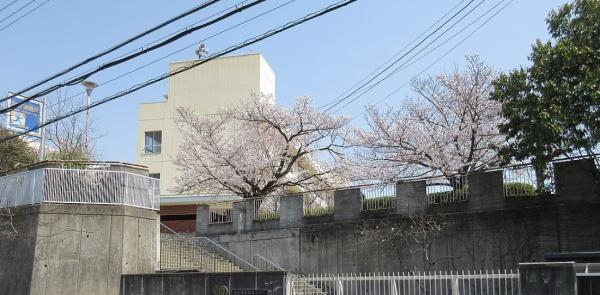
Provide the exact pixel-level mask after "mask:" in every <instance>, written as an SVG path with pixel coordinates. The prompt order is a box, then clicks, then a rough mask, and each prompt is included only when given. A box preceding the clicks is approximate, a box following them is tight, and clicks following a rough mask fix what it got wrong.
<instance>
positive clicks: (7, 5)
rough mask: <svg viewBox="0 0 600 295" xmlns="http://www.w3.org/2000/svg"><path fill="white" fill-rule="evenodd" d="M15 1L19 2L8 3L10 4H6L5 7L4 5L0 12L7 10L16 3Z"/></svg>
mask: <svg viewBox="0 0 600 295" xmlns="http://www.w3.org/2000/svg"><path fill="white" fill-rule="evenodd" d="M17 1H19V0H13V1H12V2H10V3H8V4H6V5H4V7H2V8H0V12H2V11H4V10H5V9H7V8H9V7H10V6H11V5H13V4H15V3H17Z"/></svg>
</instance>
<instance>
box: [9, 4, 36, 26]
mask: <svg viewBox="0 0 600 295" xmlns="http://www.w3.org/2000/svg"><path fill="white" fill-rule="evenodd" d="M35 1H36V0H31V1H29V2H27V3H26V4H25V5H23V6H21V8H19V9H17V10H15V11H13V12H12V13H11V14H9V15H8V16H7V17H5V18H3V19H1V20H0V24H1V23H3V22H4V21H6V20H7V19H9V18H11V17H12V16H13V15H15V14H17V13H19V12H20V11H21V10H23V9H25V8H27V6H29V5H31V4H33V2H35Z"/></svg>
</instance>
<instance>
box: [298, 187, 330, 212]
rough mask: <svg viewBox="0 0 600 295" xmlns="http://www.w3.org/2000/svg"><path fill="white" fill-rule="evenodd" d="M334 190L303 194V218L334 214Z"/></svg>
mask: <svg viewBox="0 0 600 295" xmlns="http://www.w3.org/2000/svg"><path fill="white" fill-rule="evenodd" d="M334 195H335V191H334V190H323V191H316V192H310V193H304V194H303V205H304V207H303V208H304V216H306V217H318V216H329V215H333V213H334V212H335V204H334Z"/></svg>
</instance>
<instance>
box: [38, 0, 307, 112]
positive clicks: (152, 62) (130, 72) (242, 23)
mask: <svg viewBox="0 0 600 295" xmlns="http://www.w3.org/2000/svg"><path fill="white" fill-rule="evenodd" d="M295 1H297V0H288V1H286V2H284V3H282V4H280V5H278V6H275V7H273V8H271V9H269V10H266V11H264V12H261V13H260V14H258V15H255V16H253V17H251V18H248V19H246V20H244V21H242V22H239V23H237V24H235V25H232V26H229V27H227V28H225V29H223V30H221V31H219V32H216V33H214V34H212V35H210V36H208V37H206V38H204V39H201V40H200V41H197V42H194V43H191V44H189V45H186V46H185V47H182V48H180V49H178V50H176V51H173V52H171V53H169V54H167V55H164V56H162V57H160V58H158V59H155V60H152V61H151V62H149V63H146V64H144V65H141V66H139V67H137V68H135V69H133V70H130V71H127V72H125V73H123V74H120V75H118V76H116V77H113V78H111V79H109V80H107V81H105V82H102V83H99V84H98V87H97V88H99V87H101V86H104V85H106V84H109V83H111V82H113V81H116V80H118V79H121V78H123V77H125V76H128V75H130V74H132V73H134V72H137V71H139V70H141V69H143V68H146V67H148V66H150V65H153V64H155V63H157V62H159V61H161V60H164V59H166V58H168V57H171V56H173V55H175V54H177V53H180V52H182V51H184V50H187V49H189V48H191V47H193V46H197V45H198V44H200V43H202V42H206V41H208V40H210V39H212V38H214V37H216V36H219V35H221V34H223V33H226V32H228V31H230V30H233V29H235V28H237V27H240V26H242V25H244V24H246V23H248V22H251V21H253V20H255V19H258V18H260V17H262V16H264V15H266V14H269V13H271V12H273V11H275V10H278V9H280V8H282V7H284V6H286V5H289V4H290V3H292V2H295ZM235 6H236V5H234V7H235ZM226 10H229V9H225V10H223V11H226ZM163 38H164V37H161V38H159V40H160V39H163ZM156 41H157V40H155V41H153V42H151V43H154V42H156ZM84 93H85V90H84V91H81V92H79V93H77V94H74V95H72V96H69V97H66V98H64V99H61V100H59V101H57V102H55V103H53V104H51V105H48V108H52V107H53V106H55V105H57V104H59V103H62V102H65V101H67V100H71V99H73V98H75V97H77V96H79V95H82V94H84Z"/></svg>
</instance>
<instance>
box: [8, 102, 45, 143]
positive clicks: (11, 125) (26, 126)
mask: <svg viewBox="0 0 600 295" xmlns="http://www.w3.org/2000/svg"><path fill="white" fill-rule="evenodd" d="M9 95H12V94H9ZM23 101H25V98H24V97H19V96H15V97H13V98H12V99H11V100H10V102H9V106H10V105H15V104H18V103H21V102H23ZM41 122H42V103H41V102H39V101H36V100H30V101H27V102H24V103H23V104H21V105H19V106H18V107H17V108H15V109H14V110H12V111H10V113H9V114H8V129H10V130H14V131H29V130H33V129H36V130H33V131H31V132H30V133H29V135H32V136H39V135H40V129H37V128H38V127H39V126H40V124H41Z"/></svg>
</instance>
